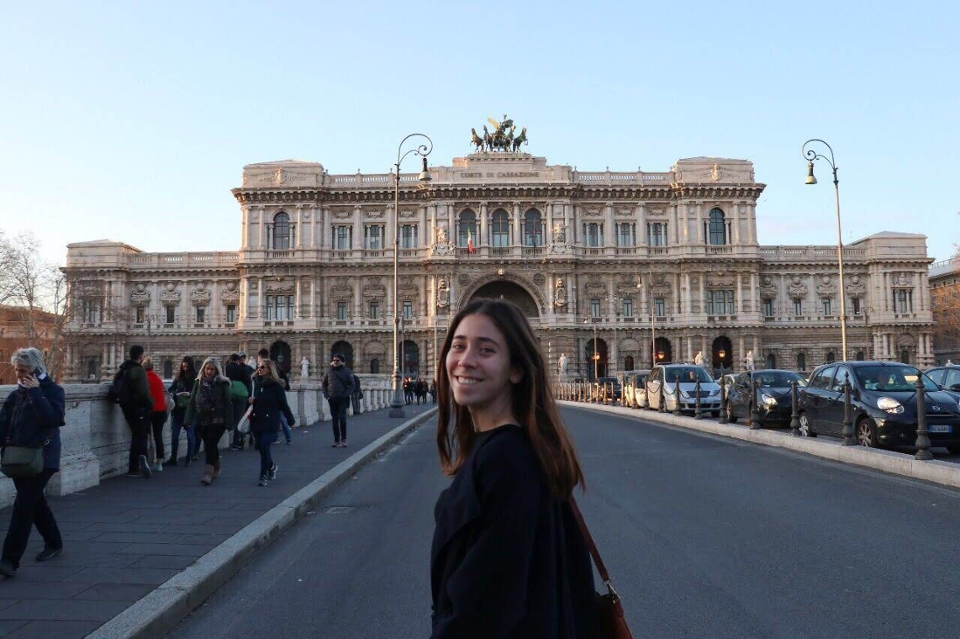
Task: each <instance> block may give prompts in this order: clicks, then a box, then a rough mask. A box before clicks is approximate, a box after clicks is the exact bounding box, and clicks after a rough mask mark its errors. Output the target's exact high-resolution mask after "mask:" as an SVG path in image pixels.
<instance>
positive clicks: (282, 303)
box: [273, 295, 287, 322]
mask: <svg viewBox="0 0 960 639" xmlns="http://www.w3.org/2000/svg"><path fill="white" fill-rule="evenodd" d="M274 299H275V300H276V304H277V306H276V310H275V311H274V315H273V316H274V318H275V319H277V320H279V321H281V322H282V321H284V320H285V319H287V296H286V295H277V296H276V298H274Z"/></svg>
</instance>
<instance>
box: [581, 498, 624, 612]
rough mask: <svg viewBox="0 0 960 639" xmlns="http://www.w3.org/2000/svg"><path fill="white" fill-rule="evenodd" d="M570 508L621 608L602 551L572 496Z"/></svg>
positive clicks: (609, 590)
mask: <svg viewBox="0 0 960 639" xmlns="http://www.w3.org/2000/svg"><path fill="white" fill-rule="evenodd" d="M570 507H571V508H572V509H573V516H574V518H575V519H576V520H577V525H578V526H579V527H580V532H581V533H582V534H583V539H584V541H586V542H587V548H588V549H589V550H590V556H591V557H593V563H595V564H596V565H597V572H599V573H600V579H602V580H603V585H604V586H606V587H607V591H608V592H609V593H610V594H611V595H612V596H613V600H614V602H615V603H616V604H617V605H618V606H619V605H620V595H618V594H617V591H616V590H614V588H613V582H612V581H611V580H610V573H609V572H607V567H606V565H604V563H603V558H601V557H600V551H599V550H597V545H596V544H595V543H594V541H593V535H591V534H590V529H589V528H587V523H586V522H585V521H584V520H583V514H582V513H581V512H580V507H579V506H577V500H576V499H574V498H573V496H572V495H571V496H570Z"/></svg>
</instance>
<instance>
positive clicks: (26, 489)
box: [0, 348, 66, 578]
mask: <svg viewBox="0 0 960 639" xmlns="http://www.w3.org/2000/svg"><path fill="white" fill-rule="evenodd" d="M10 363H11V364H12V365H13V368H14V371H15V372H16V375H17V388H16V390H14V391H13V392H12V393H10V394H9V395H8V396H7V399H6V400H5V401H4V402H3V408H0V443H2V444H0V445H2V448H3V454H2V456H3V459H4V462H6V461H7V458H8V455H10V454H11V453H12V452H13V451H14V447H17V449H20V450H22V449H23V448H25V449H27V450H28V451H30V452H33V451H35V450H38V449H42V451H43V452H42V453H41V454H42V456H43V465H42V469H41V470H40V472H39V473H37V474H32V472H28V473H24V475H23V476H14V477H13V485H14V487H16V489H17V497H16V499H15V500H14V502H13V512H12V513H11V515H10V527H9V528H8V529H7V537H6V539H4V541H3V556H2V557H0V574H2V575H4V576H6V577H8V578H9V577H13V576H14V575H16V574H17V570H18V569H19V567H20V558H21V557H23V553H24V552H26V550H27V542H28V541H29V540H30V532H31V530H32V529H33V527H34V526H36V527H37V532H39V533H40V536H41V537H43V550H41V551H40V553H39V554H38V555H37V556H36V557H35V559H36V560H37V561H47V560H48V559H53V558H54V557H56V556H57V555H59V554H60V553H61V552H63V537H62V536H61V535H60V528H59V527H57V520H56V519H55V518H54V516H53V511H51V510H50V504H49V503H47V498H46V496H44V494H43V490H44V488H46V486H47V482H49V481H50V478H51V477H53V476H54V475H55V474H56V473H57V472H58V471H59V470H60V427H61V426H63V425H64V424H65V421H64V415H65V411H66V407H65V403H64V396H63V388H61V387H60V386H58V385H57V384H55V383H54V382H53V380H52V379H50V376H49V375H47V367H46V364H45V363H44V359H43V353H42V352H41V351H40V350H39V349H36V348H21V349H18V350H17V351H16V352H15V353H14V354H13V357H11V358H10ZM20 447H23V448H20ZM31 449H32V450H31ZM33 454H36V453H33ZM4 465H6V464H4Z"/></svg>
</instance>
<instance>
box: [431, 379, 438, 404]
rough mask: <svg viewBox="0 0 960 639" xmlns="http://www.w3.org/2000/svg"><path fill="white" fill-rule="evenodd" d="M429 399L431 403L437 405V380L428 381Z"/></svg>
mask: <svg viewBox="0 0 960 639" xmlns="http://www.w3.org/2000/svg"><path fill="white" fill-rule="evenodd" d="M430 399H431V400H433V403H434V404H436V403H437V380H436V379H431V380H430Z"/></svg>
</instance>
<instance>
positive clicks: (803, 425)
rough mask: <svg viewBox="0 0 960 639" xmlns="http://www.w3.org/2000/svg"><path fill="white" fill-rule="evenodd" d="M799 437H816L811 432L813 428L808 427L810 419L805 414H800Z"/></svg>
mask: <svg viewBox="0 0 960 639" xmlns="http://www.w3.org/2000/svg"><path fill="white" fill-rule="evenodd" d="M799 430H800V436H801V437H816V436H817V434H816V433H815V432H813V428H811V426H810V419H809V418H808V417H807V414H806V413H800V428H799Z"/></svg>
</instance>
